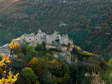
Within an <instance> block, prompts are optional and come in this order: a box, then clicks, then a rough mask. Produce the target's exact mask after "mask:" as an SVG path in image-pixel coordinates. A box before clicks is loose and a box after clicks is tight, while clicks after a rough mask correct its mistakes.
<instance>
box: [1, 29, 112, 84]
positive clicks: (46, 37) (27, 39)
mask: <svg viewBox="0 0 112 84" xmlns="http://www.w3.org/2000/svg"><path fill="white" fill-rule="evenodd" d="M0 50H2V51H0V83H1V84H7V83H9V84H14V83H15V84H75V83H78V84H111V80H112V79H111V78H112V77H111V76H110V74H111V65H112V60H111V59H108V60H107V59H105V58H104V57H103V56H102V55H98V54H95V53H92V52H88V51H85V50H83V49H81V48H80V47H79V46H77V45H75V44H74V43H73V41H72V40H71V39H70V38H69V37H68V35H66V34H63V35H61V34H59V33H58V32H54V33H52V34H48V33H45V32H42V31H39V32H38V33H36V34H34V33H31V34H23V35H22V36H20V37H18V38H15V39H13V40H12V41H11V42H10V43H7V44H6V45H4V46H2V47H0ZM5 51H8V52H9V53H7V52H5ZM3 53H4V54H3ZM4 75H5V76H4Z"/></svg>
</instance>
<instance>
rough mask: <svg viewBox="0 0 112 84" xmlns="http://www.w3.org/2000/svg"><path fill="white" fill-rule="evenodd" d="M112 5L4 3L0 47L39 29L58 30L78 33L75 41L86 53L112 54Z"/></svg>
mask: <svg viewBox="0 0 112 84" xmlns="http://www.w3.org/2000/svg"><path fill="white" fill-rule="evenodd" d="M111 4H112V2H111V1H110V0H103V1H102V0H97V1H96V0H95V1H92V0H88V1H87V0H75V1H74V0H60V1H58V0H45V1H43V0H4V1H3V0H1V1H0V44H1V45H2V44H4V43H7V42H9V41H10V40H11V39H12V38H15V37H18V36H20V35H22V34H24V33H30V32H37V29H41V30H43V31H45V32H53V31H54V30H57V31H60V32H62V33H72V34H73V33H74V35H75V36H74V35H73V37H74V38H73V37H72V38H73V39H75V40H76V41H77V44H78V45H80V46H81V47H83V48H84V49H86V50H89V51H95V52H97V53H102V52H108V53H109V54H111V50H112V49H111V48H110V47H109V46H111V41H112V38H111V37H112V30H111V27H112V21H111V20H112V19H111V17H112V5H111ZM84 33H85V34H84ZM78 34H80V36H79V35H78ZM83 35H85V36H86V37H85V39H83ZM87 35H88V36H87ZM78 36H79V37H80V38H78ZM75 37H76V38H77V39H76V38H75ZM81 41H82V42H81ZM82 43H85V44H84V45H85V46H84V45H83V44H82Z"/></svg>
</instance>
